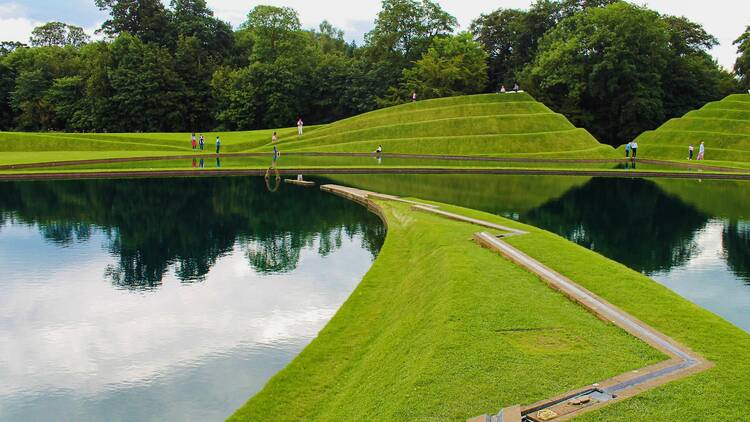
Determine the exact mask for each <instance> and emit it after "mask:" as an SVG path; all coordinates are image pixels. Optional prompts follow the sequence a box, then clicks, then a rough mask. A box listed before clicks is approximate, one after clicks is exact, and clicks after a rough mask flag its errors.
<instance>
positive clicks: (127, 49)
mask: <svg viewBox="0 0 750 422" xmlns="http://www.w3.org/2000/svg"><path fill="white" fill-rule="evenodd" d="M95 4H96V6H97V7H99V8H100V9H101V10H104V11H107V12H108V14H109V19H108V20H107V21H106V22H105V23H104V24H103V25H102V27H101V28H100V29H99V31H98V32H100V33H101V34H103V35H104V40H101V41H91V38H90V37H89V36H88V34H85V33H84V31H83V30H82V29H81V28H80V27H76V26H73V25H68V24H65V23H62V22H50V23H48V24H45V25H42V26H40V27H38V28H36V29H35V30H34V32H33V34H32V36H31V38H30V41H29V45H26V44H20V43H12V42H3V43H1V44H0V130H23V131H42V130H56V131H85V132H138V131H140V132H151V131H208V130H249V129H259V128H271V127H285V126H292V125H293V124H294V123H295V122H296V118H297V117H298V116H301V117H304V119H305V121H306V123H308V124H311V123H326V122H330V121H334V120H337V119H340V118H344V117H348V116H352V115H355V114H359V113H362V112H366V111H370V110H373V109H376V108H379V107H384V106H389V105H394V104H399V103H401V102H404V101H408V99H409V98H410V97H411V93H412V92H416V93H417V94H418V96H419V98H420V99H424V98H434V97H444V96H453V95H464V94H475V93H481V92H493V91H497V90H498V89H499V88H500V86H501V85H506V86H508V87H511V86H513V85H514V84H516V83H519V84H520V85H521V87H522V88H523V89H526V90H528V91H530V92H531V93H532V94H533V95H535V96H536V97H537V98H538V99H539V100H541V101H543V102H545V103H546V104H548V105H549V106H550V107H552V108H553V109H555V110H557V111H559V112H561V113H563V114H565V115H566V116H567V117H569V118H570V119H571V120H572V121H573V122H574V123H575V124H577V125H579V126H582V127H585V128H587V129H589V130H590V131H591V132H592V133H594V135H596V136H597V137H598V138H599V139H600V140H601V141H602V142H607V143H610V144H613V145H617V144H620V143H623V142H627V141H628V140H630V139H632V138H633V137H634V136H636V135H637V134H638V133H640V132H642V131H643V130H647V129H652V128H654V127H656V126H658V125H659V124H660V123H662V122H663V121H665V120H666V119H668V118H671V117H675V116H679V115H681V114H683V113H685V112H687V111H688V110H690V109H693V108H696V107H699V106H701V105H702V104H704V103H705V102H707V101H711V100H714V99H718V98H721V97H723V96H725V95H726V94H729V93H732V92H739V91H740V90H742V89H748V88H750V86H749V85H750V27H748V31H747V32H745V34H743V35H741V36H740V37H739V38H738V39H737V41H736V43H735V44H736V45H737V47H738V53H739V58H738V60H737V65H736V66H735V70H734V72H733V73H730V72H728V71H726V70H724V69H722V68H721V67H720V66H719V65H718V64H717V63H716V61H715V60H714V59H713V58H712V57H711V56H710V55H709V54H708V51H709V50H710V49H711V48H712V47H713V46H715V45H716V44H717V40H716V39H715V38H714V37H713V36H711V35H710V34H708V33H707V32H706V31H705V30H704V29H703V28H702V27H701V26H700V25H699V24H696V23H694V22H691V21H689V20H687V19H685V18H679V17H673V16H667V15H662V14H659V13H657V12H654V11H652V10H649V9H647V8H645V7H640V6H635V5H632V4H630V3H626V2H622V1H614V0H537V1H535V2H534V3H532V5H531V6H530V8H529V9H528V10H518V9H498V10H497V11H494V12H492V13H489V14H485V15H481V16H479V17H478V18H477V19H476V20H474V22H473V23H472V24H471V26H470V27H469V28H468V30H467V31H465V32H457V31H458V29H459V28H458V22H457V20H456V18H455V17H453V16H451V15H450V14H449V13H447V12H446V11H445V10H443V9H442V8H441V7H440V5H439V4H437V3H436V2H433V1H431V0H383V2H382V8H381V10H380V12H379V13H378V15H377V17H376V19H375V22H374V26H373V29H372V30H371V31H370V32H368V33H367V34H366V36H365V40H364V43H363V45H361V46H358V45H356V44H355V43H354V42H351V43H349V42H346V41H345V39H344V33H343V32H342V31H341V30H340V29H337V28H336V27H334V26H333V25H331V24H330V23H328V22H326V21H324V22H322V23H321V24H320V25H319V27H318V28H315V29H305V28H303V27H302V25H301V24H300V19H299V16H298V14H297V12H296V11H295V10H293V9H291V8H287V7H274V6H266V5H260V6H256V7H255V8H253V9H252V10H250V11H249V13H248V15H247V18H246V20H245V21H244V22H243V23H242V24H241V25H240V26H239V27H238V28H236V29H234V28H232V27H231V26H230V25H229V24H228V23H226V22H224V21H222V20H220V19H217V18H216V17H215V16H214V14H213V11H211V10H210V9H209V8H208V6H207V5H206V2H205V0H171V2H170V4H169V6H165V5H164V4H163V3H162V1H160V0H95Z"/></svg>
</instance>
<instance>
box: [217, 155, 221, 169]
mask: <svg viewBox="0 0 750 422" xmlns="http://www.w3.org/2000/svg"><path fill="white" fill-rule="evenodd" d="M216 167H221V159H220V158H219V157H216Z"/></svg>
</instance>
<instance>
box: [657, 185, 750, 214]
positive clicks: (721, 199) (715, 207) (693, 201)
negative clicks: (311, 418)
mask: <svg viewBox="0 0 750 422" xmlns="http://www.w3.org/2000/svg"><path fill="white" fill-rule="evenodd" d="M655 183H656V184H657V185H659V187H660V188H662V190H664V191H665V192H668V193H669V194H671V195H674V196H677V197H678V198H680V200H681V201H683V202H685V203H687V204H690V205H692V206H693V207H695V208H696V209H698V210H699V211H700V212H702V213H704V214H708V215H711V216H715V217H722V218H728V219H730V220H739V219H750V182H746V181H731V180H701V181H698V180H679V179H659V180H655Z"/></svg>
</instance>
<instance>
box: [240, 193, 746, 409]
mask: <svg viewBox="0 0 750 422" xmlns="http://www.w3.org/2000/svg"><path fill="white" fill-rule="evenodd" d="M382 205H383V206H384V207H385V215H386V218H387V221H388V226H389V231H388V237H387V239H386V243H385V245H384V247H383V249H382V251H381V254H380V256H379V258H378V259H377V261H376V262H375V264H374V266H373V268H372V269H371V271H370V272H369V273H368V274H367V275H366V277H365V278H364V280H363V281H362V283H361V284H360V285H359V287H358V288H357V289H356V290H355V292H354V293H353V294H352V296H351V297H350V298H349V300H348V301H347V302H346V303H345V304H344V305H343V306H342V308H341V309H340V310H339V312H338V313H337V314H336V315H335V316H334V318H333V319H332V320H331V321H330V323H329V324H328V325H327V326H326V328H325V329H324V330H323V331H322V332H321V333H320V335H319V336H318V338H317V339H315V340H314V341H313V342H312V343H311V344H310V345H309V346H308V347H307V348H306V349H305V350H304V351H303V352H302V353H301V354H300V355H299V356H298V357H297V358H296V359H295V360H294V361H293V362H292V363H291V364H290V365H289V366H288V367H287V368H285V369H284V370H283V371H281V372H280V373H279V374H277V375H276V376H275V377H274V378H272V379H271V380H270V381H269V383H268V384H267V385H266V387H265V388H264V389H263V390H262V391H261V392H260V393H259V394H257V395H256V396H255V397H253V398H252V399H250V400H249V401H248V403H247V404H246V405H245V406H244V407H242V408H241V409H240V410H238V411H237V413H236V414H235V415H234V416H232V417H231V418H230V420H234V421H244V420H301V419H305V420H316V421H329V420H330V421H333V420H351V419H360V418H367V419H370V420H409V421H412V420H455V421H459V420H465V418H466V417H467V416H473V415H477V414H481V413H492V412H496V411H497V410H498V408H499V407H500V406H503V405H510V404H514V403H524V404H528V403H532V402H535V401H537V400H539V399H543V398H548V397H550V396H553V395H555V394H558V393H561V392H564V391H567V390H568V389H570V388H574V387H580V386H583V385H585V384H587V383H591V382H594V381H597V380H600V379H602V378H604V377H606V376H609V375H613V374H616V373H618V372H620V371H622V370H624V369H627V368H632V367H634V366H638V365H642V364H645V363H647V362H654V361H655V360H660V359H661V356H659V355H658V353H655V352H654V351H653V350H651V349H649V348H647V347H644V346H645V345H644V344H642V343H640V342H638V341H636V340H635V339H633V338H632V337H629V336H627V335H625V334H624V333H623V332H621V331H619V330H618V329H616V328H615V327H613V326H610V325H605V324H603V323H602V322H601V321H598V320H596V318H594V317H593V316H592V315H590V314H588V313H587V312H585V311H584V310H583V309H582V308H580V307H578V306H577V305H575V304H573V303H572V302H570V301H568V300H567V299H565V298H564V297H562V296H561V295H559V294H557V293H556V292H554V291H552V290H550V289H549V288H547V287H546V286H545V285H544V284H543V283H542V282H541V281H539V280H538V279H536V278H535V277H533V276H531V275H530V274H529V273H527V272H525V271H523V270H520V269H519V268H517V267H515V266H514V265H512V264H511V263H510V262H509V261H506V260H504V259H502V258H500V257H499V256H497V255H495V254H493V253H492V252H489V251H487V250H484V249H481V248H479V247H478V246H476V245H475V244H473V243H472V242H471V241H470V240H469V237H470V235H471V233H473V232H475V231H477V228H476V227H474V226H470V225H467V224H464V223H458V222H452V221H448V220H445V219H441V218H440V217H437V216H433V215H429V214H424V213H418V212H414V211H411V210H410V208H409V207H408V206H406V205H403V204H397V203H382ZM443 208H444V209H446V210H448V211H453V212H458V213H462V214H465V215H468V216H471V217H477V218H483V219H486V220H490V221H496V222H498V223H500V224H506V225H510V226H512V227H522V228H524V229H525V230H529V231H530V234H528V235H524V236H518V237H513V238H509V239H508V241H509V242H510V243H512V244H513V245H514V246H516V247H518V248H520V249H521V250H523V251H525V252H526V253H528V254H530V255H532V256H534V257H535V258H537V259H538V260H540V261H541V262H543V263H545V264H546V265H548V266H550V267H551V268H553V269H555V270H557V271H558V272H560V273H562V274H565V275H567V276H569V277H571V278H572V279H574V280H576V281H577V282H579V283H581V284H582V285H583V286H585V287H586V288H588V289H590V290H592V291H593V292H595V293H596V294H598V295H601V296H602V297H604V298H605V299H607V300H608V301H610V302H612V303H614V304H615V305H617V306H619V307H621V308H623V309H624V310H625V311H627V312H630V313H631V314H633V315H634V316H636V317H637V318H639V319H641V320H642V321H644V322H646V323H648V324H651V325H652V326H654V327H655V328H656V329H657V330H660V331H662V332H664V333H665V334H667V335H669V336H671V337H673V338H675V339H676V340H678V341H680V342H682V343H683V344H685V345H687V346H688V347H691V348H692V349H693V350H695V351H696V352H698V353H701V354H703V355H704V356H705V357H706V358H708V359H709V360H711V361H712V362H714V363H715V364H716V367H715V368H713V369H711V370H709V371H707V372H704V373H701V374H698V375H695V376H691V377H689V378H686V379H683V380H680V381H677V382H673V383H670V384H667V385H665V386H663V387H660V388H658V389H656V390H653V391H649V392H646V393H644V394H642V395H639V396H637V397H635V398H632V399H629V400H626V401H623V402H620V403H618V404H615V405H612V406H608V407H605V408H604V409H602V410H600V411H596V412H593V413H590V414H587V415H583V416H582V417H580V418H578V419H576V420H583V421H601V420H607V421H633V420H660V421H661V420H681V421H683V420H685V421H687V420H694V421H727V420H746V417H747V412H748V410H749V409H750V399H748V392H750V381H748V379H747V376H746V375H747V374H748V373H750V355H748V353H747V350H750V335H748V334H747V333H746V332H744V331H742V330H740V329H739V328H736V327H734V326H733V325H731V324H729V323H728V322H726V321H724V320H722V319H721V318H719V317H718V316H716V315H714V314H712V313H710V312H708V311H705V310H703V309H701V308H700V307H698V306H697V305H694V304H692V303H691V302H689V301H687V300H685V299H683V298H681V297H679V296H678V295H676V294H675V293H673V292H672V291H670V290H668V289H667V288H665V287H663V286H661V285H659V284H658V283H656V282H654V281H652V280H650V279H648V278H647V277H645V276H643V275H641V274H639V273H637V272H635V271H632V270H630V269H628V268H626V267H624V266H622V265H620V264H617V263H615V262H613V261H611V260H608V259H606V258H604V257H602V256H600V255H598V254H596V253H595V252H592V251H589V250H587V249H585V248H582V247H580V246H577V245H575V244H573V243H570V242H567V241H565V240H564V239H561V238H560V237H558V236H556V235H553V234H550V233H548V232H544V231H542V230H539V229H535V228H532V227H528V226H523V225H520V224H517V223H514V222H512V221H509V220H506V219H502V218H500V217H496V216H492V215H489V214H485V213H481V212H478V211H472V210H467V209H463V208H458V207H454V206H447V205H443ZM427 227H429V230H426V228H427ZM404 268H408V269H409V271H404V270H403V269H404Z"/></svg>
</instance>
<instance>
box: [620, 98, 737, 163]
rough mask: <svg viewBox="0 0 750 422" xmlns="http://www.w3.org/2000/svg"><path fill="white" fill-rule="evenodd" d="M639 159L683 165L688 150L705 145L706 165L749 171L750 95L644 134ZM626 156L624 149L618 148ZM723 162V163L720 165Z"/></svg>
mask: <svg viewBox="0 0 750 422" xmlns="http://www.w3.org/2000/svg"><path fill="white" fill-rule="evenodd" d="M636 140H637V141H638V155H639V157H642V158H655V159H665V160H673V161H684V160H686V159H687V157H688V146H689V145H690V144H691V143H692V144H693V145H694V146H695V155H696V156H697V154H698V146H699V145H700V143H701V141H703V142H705V144H706V164H716V165H729V166H732V167H738V168H749V167H750V166H748V163H750V95H748V94H736V95H730V96H728V97H727V98H725V99H724V100H721V101H716V102H712V103H708V104H706V105H705V106H704V107H702V108H701V109H699V110H694V111H691V112H689V113H687V114H685V115H684V116H683V117H681V118H678V119H672V120H669V121H668V122H666V123H664V124H663V125H662V126H661V127H659V128H658V129H656V130H653V131H648V132H644V133H643V134H641V135H640V136H639V137H638V138H637V139H636ZM619 152H620V153H621V154H624V146H623V147H620V148H619ZM719 162H721V163H719Z"/></svg>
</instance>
